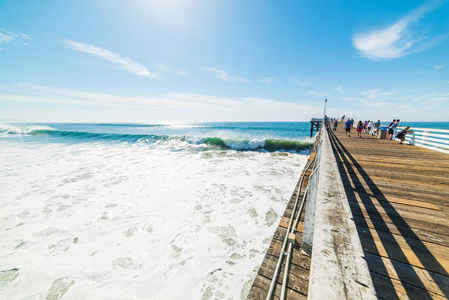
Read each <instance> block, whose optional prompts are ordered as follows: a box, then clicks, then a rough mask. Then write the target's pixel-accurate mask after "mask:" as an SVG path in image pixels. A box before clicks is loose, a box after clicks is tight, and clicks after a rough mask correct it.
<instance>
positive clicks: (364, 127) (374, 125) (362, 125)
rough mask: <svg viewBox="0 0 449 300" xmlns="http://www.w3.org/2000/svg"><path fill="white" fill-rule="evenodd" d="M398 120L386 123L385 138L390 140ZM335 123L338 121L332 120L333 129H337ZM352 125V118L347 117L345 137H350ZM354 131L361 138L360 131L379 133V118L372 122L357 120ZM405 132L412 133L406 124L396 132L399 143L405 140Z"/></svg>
mask: <svg viewBox="0 0 449 300" xmlns="http://www.w3.org/2000/svg"><path fill="white" fill-rule="evenodd" d="M399 122H400V120H399V119H394V120H393V121H392V122H391V123H390V124H389V125H388V129H387V130H388V131H387V135H386V139H387V140H391V139H393V135H394V130H395V129H396V127H398V125H399ZM337 125H338V122H337V121H335V122H334V131H336V130H337ZM353 127H354V119H352V118H348V119H347V120H346V122H345V135H346V137H350V136H351V128H353ZM355 128H356V131H357V137H359V138H361V137H362V133H363V132H364V133H366V134H372V135H378V134H379V129H380V120H377V122H373V121H370V120H368V121H365V122H362V121H359V122H358V123H357V125H356V127H355ZM407 133H413V131H412V130H410V126H406V127H405V128H404V129H403V130H401V131H399V132H398V133H397V134H396V138H398V139H399V140H400V143H399V144H402V143H404V141H405V136H406V134H407Z"/></svg>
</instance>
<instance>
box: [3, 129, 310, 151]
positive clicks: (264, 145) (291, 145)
mask: <svg viewBox="0 0 449 300" xmlns="http://www.w3.org/2000/svg"><path fill="white" fill-rule="evenodd" d="M0 134H18V135H32V136H36V137H37V136H50V137H57V138H65V139H73V140H76V141H79V142H82V141H86V142H87V141H116V142H128V143H137V142H139V143H148V144H154V143H161V142H175V143H176V142H179V143H184V144H185V143H187V144H190V145H196V146H206V150H211V149H221V150H230V149H232V150H247V151H268V152H276V151H293V152H299V151H302V150H305V149H308V148H311V147H312V143H311V142H308V141H295V140H283V139H235V138H220V137H189V136H172V135H153V134H117V133H93V132H85V131H63V130H56V129H52V128H50V127H47V126H31V127H27V128H19V127H14V126H5V127H3V126H2V127H0Z"/></svg>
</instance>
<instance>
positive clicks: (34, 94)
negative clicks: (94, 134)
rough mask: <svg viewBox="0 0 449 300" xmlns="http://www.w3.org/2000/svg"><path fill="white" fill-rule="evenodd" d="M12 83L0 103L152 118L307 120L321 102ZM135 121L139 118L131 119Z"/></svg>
mask: <svg viewBox="0 0 449 300" xmlns="http://www.w3.org/2000/svg"><path fill="white" fill-rule="evenodd" d="M16 87H17V89H16V90H15V91H14V92H13V93H0V103H1V102H24V103H25V102H27V103H48V104H51V105H52V108H53V109H54V110H55V111H57V109H61V110H63V109H67V107H72V105H76V107H77V109H79V108H80V107H82V108H83V109H84V110H85V111H91V110H93V109H94V108H108V109H109V110H110V111H115V116H116V117H120V118H122V117H125V115H126V116H128V117H127V118H128V119H129V118H130V117H129V116H130V115H132V116H133V117H134V116H135V115H140V114H142V112H143V111H145V120H148V119H151V120H153V121H155V120H158V121H160V120H165V121H174V120H177V121H178V122H180V121H197V122H198V121H211V120H222V121H238V120H240V121H242V120H246V121H261V120H265V121H266V120H268V121H279V120H298V119H299V120H307V119H309V118H310V117H312V116H313V115H319V114H320V113H321V111H322V107H321V105H320V106H314V105H304V104H299V103H292V102H284V101H279V100H275V99H264V98H256V97H217V96H211V95H202V94H194V93H178V92H172V93H165V94H159V95H152V96H150V95H145V96H138V95H137V96H119V95H113V94H107V93H97V92H89V91H82V90H73V89H65V88H57V87H43V86H38V85H33V84H20V85H17V86H16ZM44 109H48V106H45V107H44V106H42V110H44ZM124 112H132V113H131V114H130V113H126V114H125V113H124ZM121 113H122V114H123V116H122V115H121ZM36 115H38V114H36ZM97 118H104V116H98V117H97ZM138 121H141V120H134V122H138Z"/></svg>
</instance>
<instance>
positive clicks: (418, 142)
mask: <svg viewBox="0 0 449 300" xmlns="http://www.w3.org/2000/svg"><path fill="white" fill-rule="evenodd" d="M402 129H404V128H403V127H397V128H396V129H395V131H394V135H393V139H395V140H399V139H398V138H396V134H397V133H398V132H399V131H401V130H402ZM410 130H412V131H413V133H407V135H406V137H405V141H406V142H407V143H409V144H410V145H414V146H418V147H423V148H428V149H432V150H436V151H440V152H443V153H448V154H449V130H445V129H431V128H410Z"/></svg>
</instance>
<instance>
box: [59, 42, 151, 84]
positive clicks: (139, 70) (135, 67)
mask: <svg viewBox="0 0 449 300" xmlns="http://www.w3.org/2000/svg"><path fill="white" fill-rule="evenodd" d="M63 42H64V44H66V45H67V46H68V47H70V48H71V49H73V50H76V51H80V52H84V53H89V54H92V55H95V56H97V57H100V58H102V59H104V60H107V61H110V62H113V63H114V64H116V65H119V66H120V67H121V68H123V69H125V70H127V71H130V72H132V73H135V74H137V75H141V76H148V77H155V76H156V73H152V72H150V71H148V69H147V68H146V67H144V66H142V65H140V64H139V63H138V62H136V61H134V60H132V59H131V58H129V57H123V56H121V55H120V54H118V53H116V52H112V51H109V50H107V49H104V48H100V47H95V46H92V45H88V44H84V43H79V42H74V41H71V40H63Z"/></svg>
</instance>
